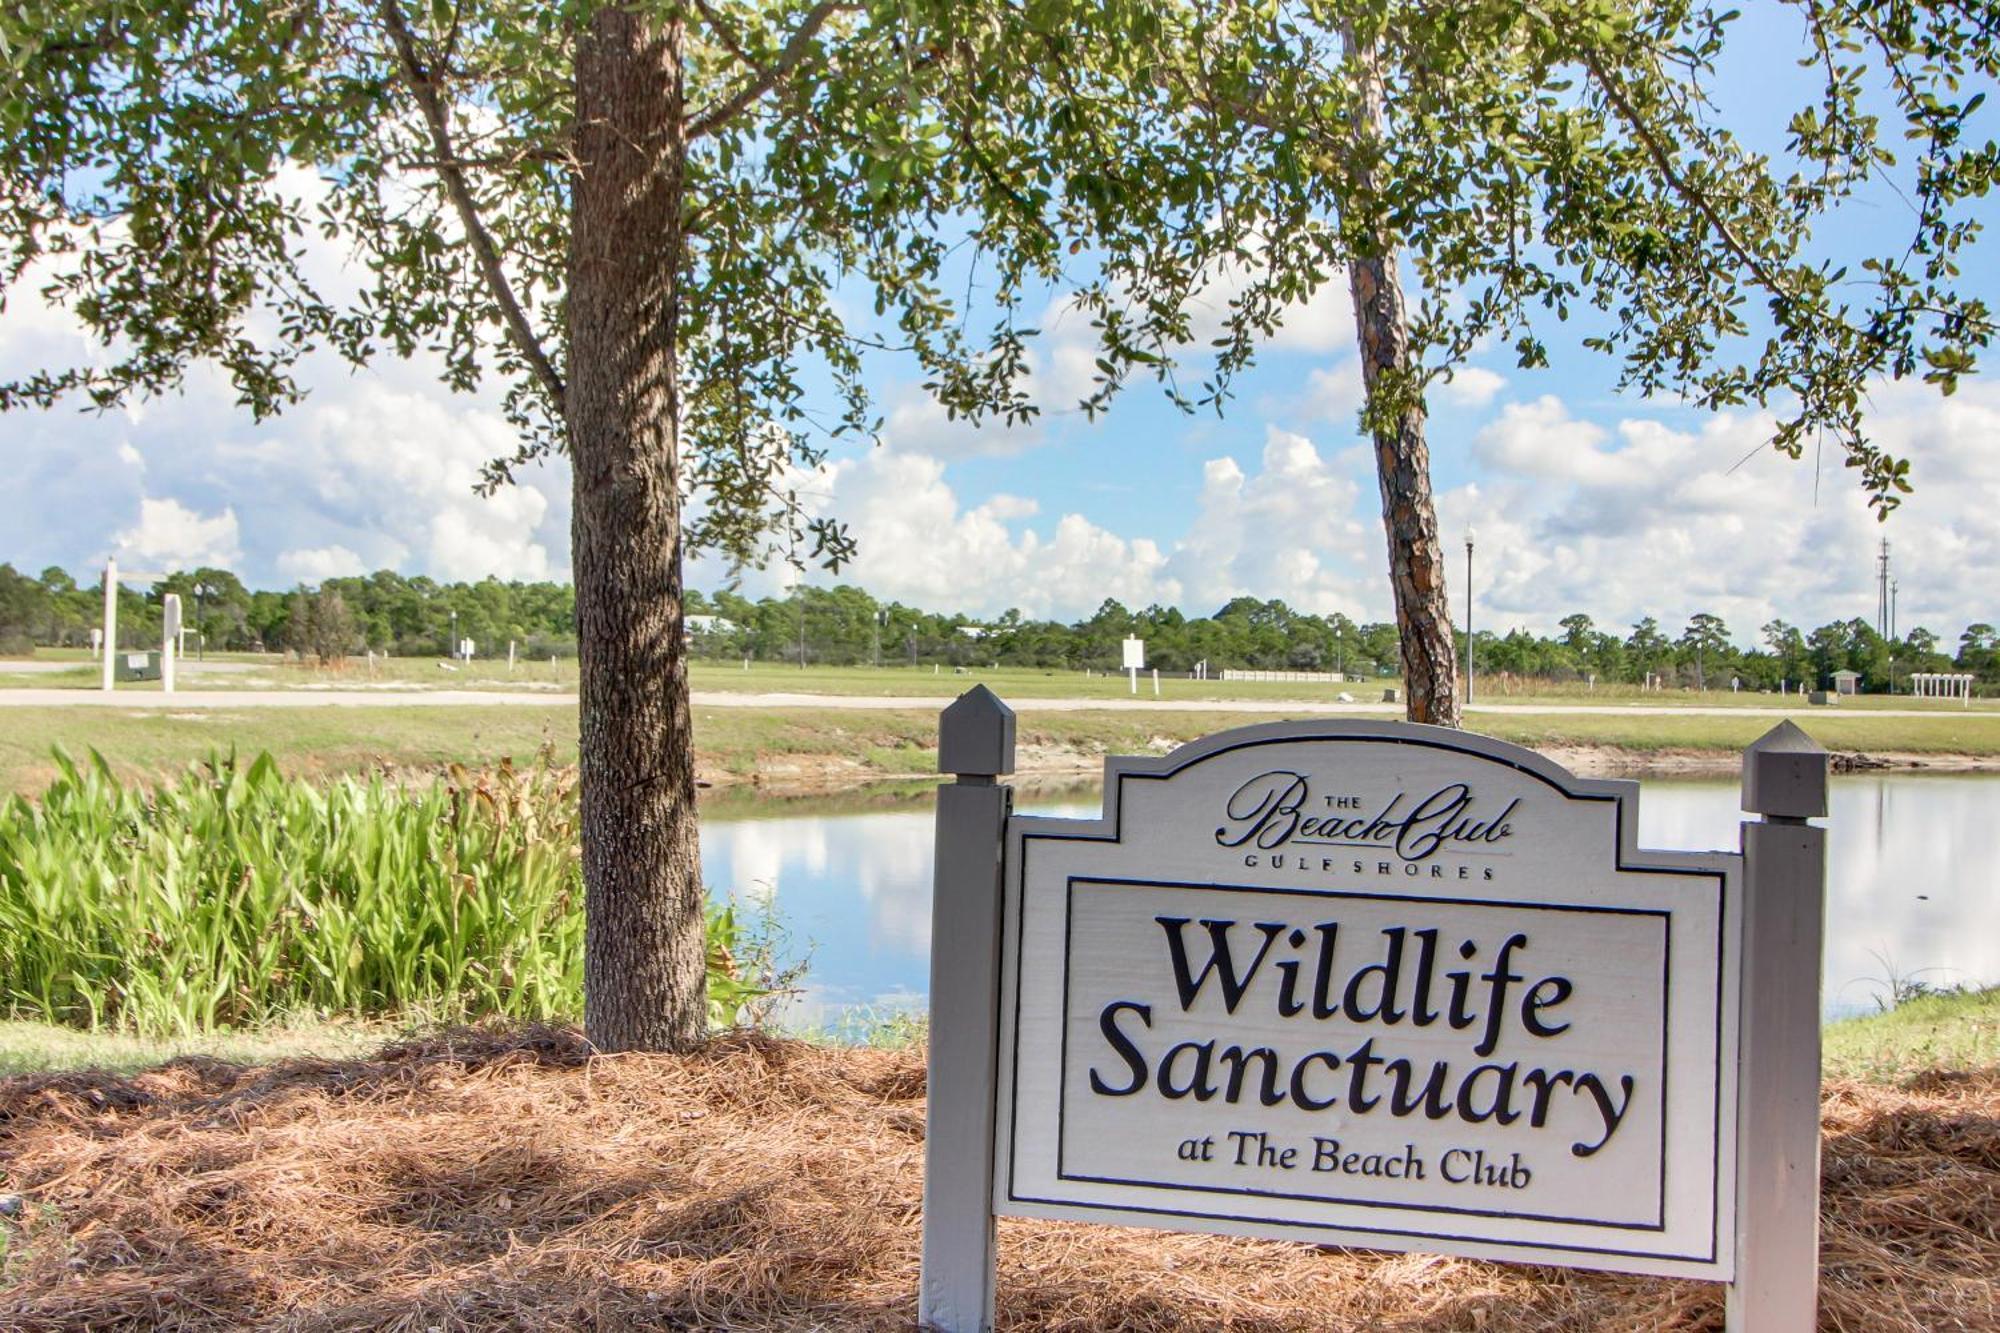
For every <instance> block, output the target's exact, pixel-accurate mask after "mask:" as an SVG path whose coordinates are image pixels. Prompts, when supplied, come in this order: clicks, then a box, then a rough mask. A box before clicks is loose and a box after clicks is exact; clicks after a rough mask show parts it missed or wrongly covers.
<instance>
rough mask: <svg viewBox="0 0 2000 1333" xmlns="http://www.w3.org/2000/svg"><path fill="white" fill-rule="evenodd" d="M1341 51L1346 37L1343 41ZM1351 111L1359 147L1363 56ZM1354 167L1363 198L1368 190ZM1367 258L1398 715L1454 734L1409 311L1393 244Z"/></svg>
mask: <svg viewBox="0 0 2000 1333" xmlns="http://www.w3.org/2000/svg"><path fill="white" fill-rule="evenodd" d="M1348 41H1349V44H1350V46H1352V45H1353V37H1352V35H1351V34H1350V36H1349V38H1348ZM1356 54H1357V56H1358V60H1357V64H1358V66H1359V70H1360V83H1359V89H1358V90H1359V92H1360V94H1361V97H1360V107H1359V111H1358V114H1357V117H1356V120H1357V124H1356V126H1355V128H1356V130H1357V131H1358V134H1357V137H1358V138H1359V139H1361V140H1362V141H1363V142H1364V143H1365V142H1370V141H1374V140H1378V139H1379V138H1380V137H1381V135H1382V133H1383V119H1384V118H1383V111H1382V80H1381V76H1380V72H1379V69H1378V68H1377V66H1376V65H1375V62H1374V59H1373V56H1372V53H1371V52H1369V51H1368V50H1367V49H1365V48H1362V49H1360V50H1357V52H1356ZM1372 176H1373V172H1372V170H1370V169H1367V168H1365V167H1364V169H1363V170H1362V172H1361V174H1360V179H1359V181H1358V184H1359V185H1360V186H1361V193H1362V195H1363V196H1364V197H1366V196H1369V195H1372V194H1373V192H1374V189H1375V184H1376V183H1375V181H1374V180H1373V179H1372ZM1371 239H1372V241H1373V245H1372V247H1371V253H1370V254H1369V255H1368V256H1366V257H1364V258H1361V259H1358V260H1356V261H1355V262H1354V263H1352V264H1350V265H1349V266H1348V270H1347V283H1348V290H1349V292H1350V293H1351V295H1352V296H1353V298H1354V325H1355V332H1356V335H1357V338H1358V341H1359V344H1360V351H1361V379H1362V384H1363V386H1364V388H1365V390H1366V392H1367V395H1368V404H1369V411H1368V419H1369V423H1370V429H1371V433H1372V435H1373V437H1374V442H1375V476H1376V479H1377V480H1378V481H1379V482H1380V483H1381V488H1382V526H1383V527H1384V528H1385V529H1387V532H1388V538H1389V582H1390V586H1391V588H1392V589H1393V590H1394V592H1395V596H1396V628H1397V631H1398V636H1397V637H1398V639H1399V641H1400V643H1401V647H1402V659H1403V681H1404V693H1405V703H1404V711H1405V715H1406V716H1408V718H1409V719H1410V721H1412V722H1434V723H1437V724H1438V725H1440V726H1446V727H1456V726H1458V725H1459V724H1460V721H1461V713H1460V710H1459V699H1458V664H1457V659H1456V657H1455V656H1454V655H1453V647H1452V637H1451V610H1450V604H1449V602H1448V601H1447V600H1446V597H1445V577H1444V568H1445V567H1444V551H1443V548H1442V547H1441V546H1440V545H1439V542H1438V526H1437V507H1436V505H1435V503H1434V502H1433V501H1432V498H1431V451H1430V444H1429V443H1428V441H1426V439H1425V438H1424V417H1425V414H1424V400H1423V394H1422V392H1421V390H1420V389H1419V387H1418V384H1417V379H1416V372H1417V366H1416V365H1415V364H1414V363H1413V361H1412V359H1411V356H1410V322H1409V312H1408V310H1407V309H1406V308H1405V306H1404V304H1403V284H1402V279H1401V278H1400V276H1399V275H1398V272H1397V264H1396V247H1395V243H1394V241H1393V239H1392V238H1391V237H1389V236H1388V235H1387V234H1386V233H1384V232H1382V231H1380V230H1378V231H1377V232H1376V233H1375V235H1374V236H1373V237H1372V238H1371Z"/></svg>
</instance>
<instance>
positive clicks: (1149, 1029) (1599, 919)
mask: <svg viewBox="0 0 2000 1333" xmlns="http://www.w3.org/2000/svg"><path fill="white" fill-rule="evenodd" d="M1012 724H1013V715H1012V714H1011V713H1010V712H1008V711H1007V710H1006V706H1005V705H1004V704H1002V703H1001V702H1000V701H999V700H998V699H997V698H995V697H994V696H993V695H992V694H991V693H990V692H989V691H987V690H985V688H984V687H981V688H979V689H977V690H975V691H973V692H972V693H970V694H967V695H965V696H963V697H961V698H960V699H959V700H958V701H957V702H956V703H954V704H953V705H952V706H951V708H949V709H947V710H946V712H945V715H944V719H943V726H942V731H941V735H940V760H939V762H940V767H941V768H942V769H943V770H944V771H946V772H950V773H956V774H959V775H960V776H959V780H958V781H957V782H956V783H954V784H952V785H949V786H946V787H943V788H941V789H940V791H939V798H938V844H937V884H936V892H937V896H936V902H935V909H934V910H935V918H934V924H933V941H934V942H933V953H932V964H931V966H932V1024H931V1057H930V1059H931V1065H930V1072H931V1083H930V1090H931V1091H930V1096H931V1102H930V1140H929V1142H928V1145H927V1148H926V1171H927V1175H926V1180H925V1213H924V1269H923V1279H922V1300H921V1312H920V1317H921V1319H922V1320H923V1322H924V1323H925V1324H926V1325H927V1326H929V1327H934V1328H939V1329H943V1330H947V1333H973V1331H977V1330H985V1329H988V1328H990V1327H991V1325H992V1318H993V1313H992V1312H993V1280H994V1259H993V1219H994V1217H995V1216H1001V1215H1012V1216H1025V1217H1043V1218H1061V1219H1069V1220H1076V1221H1101V1222H1112V1223H1119V1224H1123V1225H1138V1226H1151V1227H1159V1228H1166V1229H1171V1230H1179V1231H1200V1232H1212V1233H1216V1234H1224V1235H1247V1236H1262V1237H1271V1238H1281V1239H1297V1240H1303V1241H1308V1242H1312V1243H1318V1244H1334V1245H1352V1246H1361V1247H1368V1248H1373V1249H1385V1250H1416V1251H1429V1252H1436V1253H1447V1254H1458V1255H1466V1256H1472V1257H1480V1258H1487V1259H1495V1260H1502V1261H1517V1262H1528V1263H1540V1264H1555V1265H1562V1266H1567V1267H1577V1268H1596V1269H1609V1270H1614V1271H1621V1272H1634V1273H1646V1274H1657V1275H1661V1276H1675V1277H1692V1278H1700V1279H1706V1280H1709V1281H1715V1282H1723V1283H1729V1284H1730V1293H1729V1297H1728V1306H1729V1328H1730V1329H1731V1330H1732V1333H1750V1331H1751V1330H1755V1333H1807V1331H1808V1330H1810V1329H1811V1327H1812V1324H1813V1317H1814V1293H1815V1290H1816V1273H1817V1268H1816V1255H1815V1245H1816V1236H1817V1224H1816V1220H1815V1218H1816V1212H1817V1206H1818V1172H1817V1163H1818V1137H1817V1136H1818V1049H1819V1048H1818V1031H1819V1028H1818V1023H1819V1012H1818V1011H1819V1006H1818V994H1819V981H1818V977H1819V947H1820V930H1821V910H1822V908H1821V903H1822V893H1823V870H1824V836H1825V835H1824V832H1823V831H1822V830H1819V829H1816V828H1813V827H1811V826H1809V825H1807V824H1806V822H1805V821H1806V820H1807V819H1809V818H1811V817H1814V816H1815V815H1820V814H1824V813H1825V809H1826V805H1825V793H1826V755H1825V753H1824V751H1822V750H1820V749H1819V747H1818V746H1816V745H1815V744H1813V742H1812V741H1811V740H1810V738H1808V737H1806V736H1805V734H1804V733H1803V732H1800V731H1798V729H1797V728H1795V727H1793V726H1791V724H1789V723H1786V724H1784V725H1783V726H1781V727H1779V728H1778V729H1776V730H1774V731H1773V732H1772V733H1771V734H1770V735H1768V736H1766V737H1765V738H1764V739H1763V740H1761V741H1759V742H1758V743H1757V744H1756V745H1755V746H1753V747H1752V748H1751V750H1750V751H1749V752H1748V753H1747V754H1746V755H1745V760H1744V796H1743V803H1744V808H1745V809H1746V810H1748V811H1751V812H1753V813H1756V814H1758V815H1761V816H1763V820H1762V821H1761V822H1757V823H1746V824H1745V825H1744V830H1743V850H1742V853H1741V854H1735V853H1723V852H1715V853H1690V852H1664V851H1649V850H1642V849H1640V848H1639V847H1638V846H1637V841H1636V829H1637V827H1638V811H1637V800H1638V790H1637V784H1636V783H1631V782H1613V781H1597V780H1590V779H1583V778H1578V777H1576V776H1575V775H1573V774H1571V773H1569V772H1567V771H1566V770H1564V769H1562V768H1560V767H1558V766H1557V765H1555V764H1553V763H1551V762H1550V761H1548V760H1547V759H1544V758H1542V757H1541V756H1540V755H1537V754H1535V753H1534V752H1532V751H1529V750H1526V749H1522V748H1521V747H1518V746H1514V745H1509V744H1506V743H1504V742H1501V741H1496V740H1492V739H1490V738H1487V737H1483V736H1477V735H1472V734H1468V733H1464V732H1456V731H1447V730H1443V729H1440V728H1436V727H1423V726H1413V725H1410V724H1407V723H1400V722H1372V721H1367V722H1364V721H1344V720H1343V721H1316V722H1295V723H1277V724H1271V725H1265V726H1256V727H1246V728H1242V729H1239V730H1235V731H1229V732H1223V733H1220V734H1218V735H1214V736H1209V737H1206V738H1204V739H1202V740H1199V741H1195V742H1193V743H1191V744H1189V745H1186V746H1183V747H1182V748H1181V749H1179V750H1177V751H1175V752H1174V753H1172V754H1169V755H1167V756H1165V757H1162V758H1137V757H1129V758H1113V759H1111V760H1109V761H1107V765H1106V781H1105V793H1104V808H1103V815H1102V817H1101V818H1098V819H1093V820H1072V819H1051V818H1041V817H1025V816H1019V817H1017V816H1012V815H1011V814H1010V812H1009V797H1008V789H1007V788H1005V787H1004V786H1000V785H997V784H996V782H995V779H996V778H997V777H998V776H999V775H1001V774H1004V773H1006V772H1008V771H1010V770H1011V768H1012V736H1013V725H1012ZM996 936H997V945H996Z"/></svg>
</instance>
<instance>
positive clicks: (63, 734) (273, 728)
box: [0, 703, 576, 793]
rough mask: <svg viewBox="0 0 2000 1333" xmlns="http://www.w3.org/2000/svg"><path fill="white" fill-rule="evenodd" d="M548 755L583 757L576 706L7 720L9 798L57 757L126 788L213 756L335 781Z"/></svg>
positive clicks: (13, 711) (9, 716) (80, 713)
mask: <svg viewBox="0 0 2000 1333" xmlns="http://www.w3.org/2000/svg"><path fill="white" fill-rule="evenodd" d="M544 745H547V746H549V747H550V748H551V752H552V753H553V755H554V757H556V758H557V759H559V760H562V761H564V762H567V761H569V760H573V759H574V758H575V757H576V706H575V705H574V704H569V703H564V704H556V703H551V704H548V705H539V704H518V705H516V704H509V705H505V706H491V707H488V706H477V705H472V706H466V707H443V708H336V707H325V708H245V709H241V710H225V709H202V710H199V711H195V710H190V711H188V712H185V713H171V712H156V711H153V710H150V709H148V710H136V709H135V710H133V711H131V712H123V711H119V710H114V709H97V708H8V709H4V710H0V793H4V792H33V791H39V790H40V789H41V788H43V787H44V786H46V785H48V783H49V782H50V781H52V780H53V779H54V777H55V775H56V766H55V763H54V761H53V759H51V757H50V755H51V752H52V751H53V750H54V749H55V748H56V747H58V746H61V747H63V748H66V749H68V750H69V751H70V752H71V753H73V754H81V753H83V752H84V751H85V750H87V749H92V748H94V749H96V750H98V751H99V752H100V753H102V754H103V755H104V756H105V758H106V760H107V761H109V763H110V764H111V767H112V771H113V772H115V773H116V774H118V776H119V777H121V778H123V779H127V780H130V779H141V778H144V779H158V778H162V777H166V776H168V775H171V774H173V773H177V772H179V771H180V770H181V769H183V768H185V767H186V766H187V765H188V764H190V763H193V762H194V761H195V760H197V759H199V758H201V757H202V756H203V755H206V754H207V753H209V752H210V751H211V750H214V749H217V748H222V749H227V748H229V747H231V746H234V747H235V748H236V749H237V750H238V751H239V752H241V753H245V754H254V753H258V752H260V751H268V752H269V753H270V754H271V755H272V756H273V757H274V758H275V759H276V760H277V762H278V766H279V768H280V769H281V770H283V771H284V772H285V773H287V774H288V775H292V776H297V777H315V778H316V777H329V776H334V775H338V774H342V773H354V772H360V771H362V770H365V769H368V768H371V767H375V766H378V765H382V764H391V765H397V766H425V767H436V766H438V765H441V764H445V763H451V762H458V763H464V764H467V765H471V766H474V767H485V766H487V765H490V764H493V763H495V762H497V761H498V760H500V759H501V758H502V757H503V756H512V757H514V758H516V759H526V758H528V757H529V756H531V755H533V754H534V753H535V752H536V751H537V750H538V749H540V748H541V747H543V746H544Z"/></svg>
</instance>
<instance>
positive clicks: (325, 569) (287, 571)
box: [277, 546, 368, 583]
mask: <svg viewBox="0 0 2000 1333" xmlns="http://www.w3.org/2000/svg"><path fill="white" fill-rule="evenodd" d="M277 566H278V572H279V573H280V574H282V575H284V577H285V578H286V579H288V580H290V581H291V582H294V583H320V582H323V581H324V580H326V579H337V578H347V577H350V576H352V575H355V574H365V573H367V572H368V562H367V561H365V560H363V559H362V558H361V557H360V556H359V555H357V554H355V553H354V552H353V551H350V550H348V549H347V548H346V547H345V546H311V547H303V548H300V549H297V550H291V551H286V552H285V553H284V554H282V555H280V556H279V557H278V561H277Z"/></svg>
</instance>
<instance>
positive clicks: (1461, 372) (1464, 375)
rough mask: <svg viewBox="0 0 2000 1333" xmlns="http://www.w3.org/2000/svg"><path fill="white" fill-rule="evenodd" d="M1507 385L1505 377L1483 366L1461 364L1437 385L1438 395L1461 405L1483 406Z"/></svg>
mask: <svg viewBox="0 0 2000 1333" xmlns="http://www.w3.org/2000/svg"><path fill="white" fill-rule="evenodd" d="M1506 387H1507V377H1506V376H1505V375H1502V374H1499V373H1497V372H1495V371H1491V370H1488V369H1486V368H1485V367H1484V366H1461V367H1460V368H1459V369H1458V370H1457V371H1455V372H1453V374H1452V377H1451V378H1450V379H1448V380H1442V381H1440V382H1439V383H1438V385H1437V393H1438V396H1439V397H1441V398H1443V399H1444V400H1445V401H1446V402H1450V403H1456V404H1458V405H1459V406H1461V407H1485V406H1486V405H1487V404H1488V403H1490V402H1492V401H1493V399H1494V398H1495V396H1497V395H1498V394H1499V392H1500V391H1501V390H1502V389H1504V388H1506Z"/></svg>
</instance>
